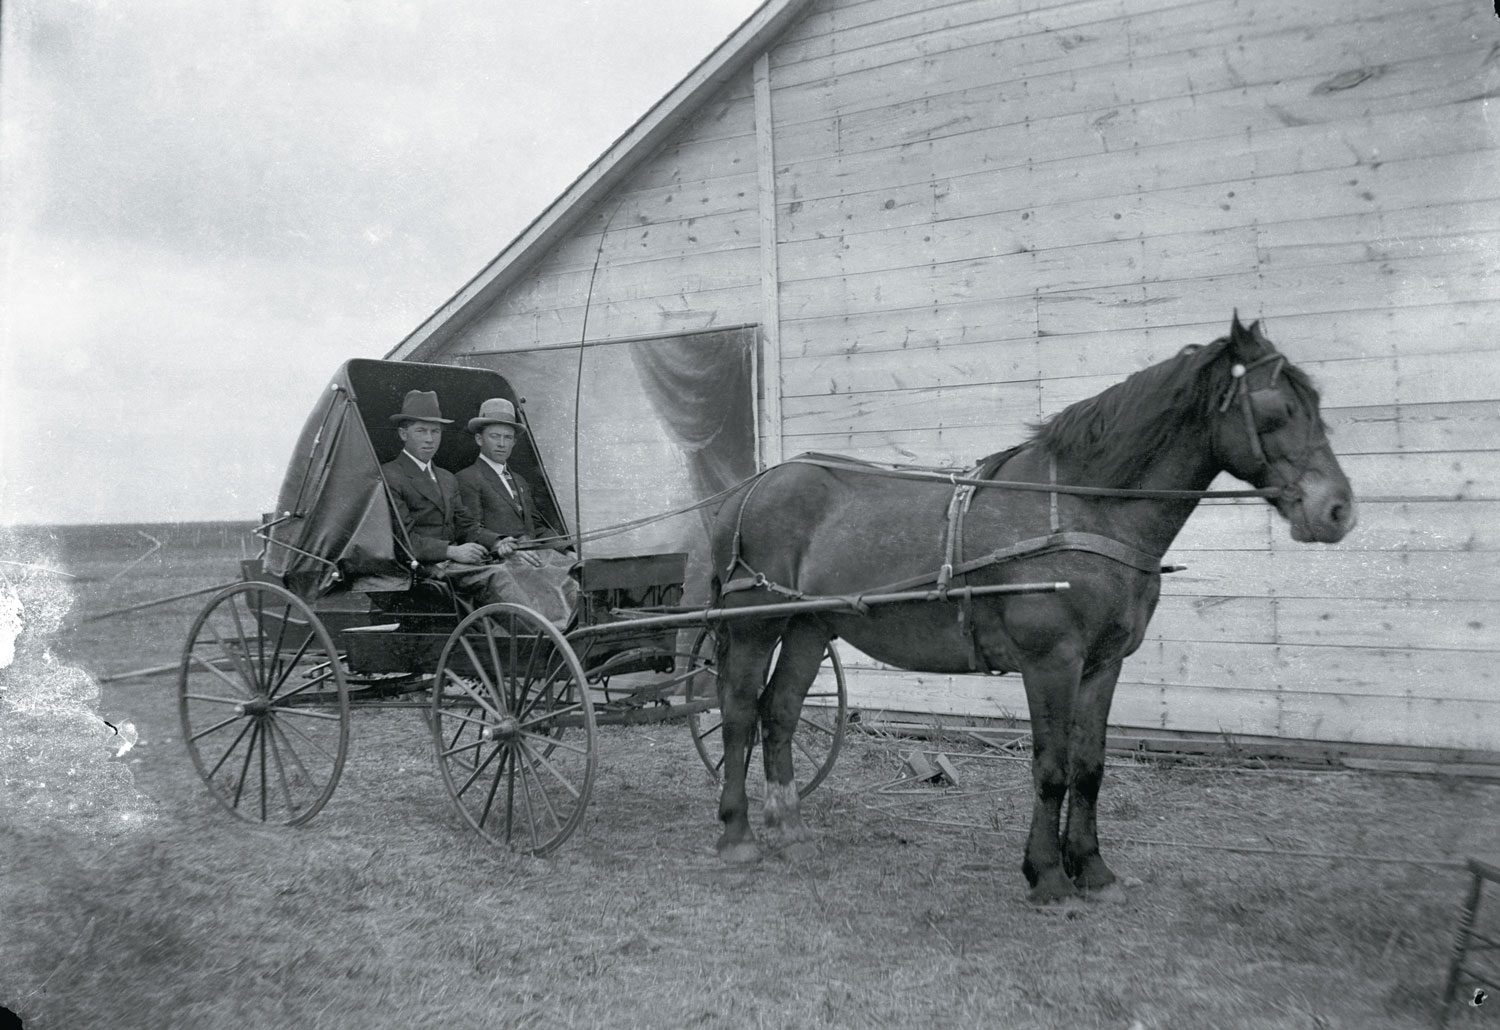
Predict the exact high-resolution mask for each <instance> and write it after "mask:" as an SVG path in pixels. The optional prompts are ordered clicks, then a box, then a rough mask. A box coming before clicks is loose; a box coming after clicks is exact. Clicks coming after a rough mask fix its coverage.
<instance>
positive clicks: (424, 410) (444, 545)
mask: <svg viewBox="0 0 1500 1030" xmlns="http://www.w3.org/2000/svg"><path fill="white" fill-rule="evenodd" d="M391 423H392V424H393V425H394V426H395V427H396V435H397V436H399V437H400V438H401V453H400V454H398V455H396V457H395V458H393V459H391V460H390V461H388V462H386V463H385V464H384V465H382V466H380V471H381V472H382V473H383V474H384V475H385V482H386V486H387V487H389V488H390V494H391V500H392V501H394V502H395V508H396V516H397V518H399V519H400V520H401V525H402V527H403V528H404V529H405V530H406V538H407V540H408V541H409V542H410V544H411V550H412V555H411V557H413V558H414V559H416V560H417V561H418V562H421V563H422V565H423V566H424V567H425V568H426V569H427V571H428V572H429V573H431V574H433V575H436V576H440V577H441V578H444V579H447V580H448V581H450V582H451V583H453V584H454V585H455V586H457V587H458V588H459V589H461V590H463V591H464V592H465V593H467V594H470V595H472V596H474V597H476V598H477V599H479V600H482V601H483V602H485V603H489V602H491V601H500V600H504V599H505V598H504V597H503V593H504V578H503V577H499V576H497V575H496V568H497V567H496V566H493V565H486V564H485V562H487V561H489V560H490V557H491V555H492V554H494V553H495V552H496V548H497V546H499V545H500V534H498V533H495V532H492V531H490V530H488V529H485V528H484V526H482V525H480V523H479V520H478V519H476V518H475V517H474V516H473V515H472V514H470V513H469V510H468V509H467V508H465V507H464V503H463V495H462V492H461V491H460V490H459V488H458V480H457V479H456V478H455V477H454V475H453V473H451V472H449V471H448V470H447V469H445V468H439V467H438V466H437V465H436V464H435V463H434V462H433V460H432V459H433V457H434V456H436V454H437V452H438V446H439V445H440V444H441V443H442V442H443V427H444V426H446V425H452V423H453V420H452V419H451V418H443V413H442V410H441V408H440V407H439V405H438V397H437V394H436V393H433V392H432V391H430V390H410V391H408V392H407V394H406V397H405V399H403V401H402V402H401V410H400V411H399V412H397V413H396V414H394V415H392V416H391ZM506 550H507V553H509V552H508V549H506Z"/></svg>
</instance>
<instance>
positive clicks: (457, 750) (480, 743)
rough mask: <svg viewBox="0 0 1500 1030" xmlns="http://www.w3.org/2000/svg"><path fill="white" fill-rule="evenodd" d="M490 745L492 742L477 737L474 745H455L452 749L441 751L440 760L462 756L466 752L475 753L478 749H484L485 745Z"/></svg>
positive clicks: (439, 753)
mask: <svg viewBox="0 0 1500 1030" xmlns="http://www.w3.org/2000/svg"><path fill="white" fill-rule="evenodd" d="M488 743H490V741H488V740H485V739H484V738H483V737H475V738H474V742H473V743H472V744H454V745H453V746H451V747H447V748H444V749H443V750H442V751H439V752H438V756H439V757H440V758H448V757H450V756H452V755H461V754H463V753H464V752H465V751H474V750H476V749H478V748H481V747H484V745H486V744H488Z"/></svg>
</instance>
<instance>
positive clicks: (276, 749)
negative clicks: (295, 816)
mask: <svg viewBox="0 0 1500 1030" xmlns="http://www.w3.org/2000/svg"><path fill="white" fill-rule="evenodd" d="M266 742H267V743H269V744H270V745H271V757H272V758H274V759H275V760H276V776H277V782H278V783H280V784H281V798H282V800H283V801H285V802H286V810H287V811H288V812H295V811H296V810H297V803H296V802H295V801H293V800H292V790H291V787H290V786H288V784H287V775H286V765H285V763H283V762H282V760H281V747H280V745H278V744H277V743H276V728H275V726H274V724H273V725H272V727H271V732H269V733H267V734H266Z"/></svg>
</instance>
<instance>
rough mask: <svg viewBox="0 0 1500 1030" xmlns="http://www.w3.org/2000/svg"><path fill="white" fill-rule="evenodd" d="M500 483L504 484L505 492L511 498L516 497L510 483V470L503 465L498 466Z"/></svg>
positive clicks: (512, 484) (514, 489)
mask: <svg viewBox="0 0 1500 1030" xmlns="http://www.w3.org/2000/svg"><path fill="white" fill-rule="evenodd" d="M500 482H501V483H503V484H505V492H506V493H508V494H510V495H511V496H512V497H514V496H516V487H515V484H514V483H512V482H511V481H510V470H509V469H507V468H506V467H505V466H504V465H502V466H500Z"/></svg>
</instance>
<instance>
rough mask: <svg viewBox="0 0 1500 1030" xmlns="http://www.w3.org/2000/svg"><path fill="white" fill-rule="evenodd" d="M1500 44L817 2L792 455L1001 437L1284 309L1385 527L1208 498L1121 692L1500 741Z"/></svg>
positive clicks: (1124, 711)
mask: <svg viewBox="0 0 1500 1030" xmlns="http://www.w3.org/2000/svg"><path fill="white" fill-rule="evenodd" d="M1497 39H1500V34H1497V31H1496V21H1495V18H1494V16H1493V13H1492V12H1491V11H1490V9H1489V8H1488V6H1487V5H1481V4H1478V3H1473V2H1464V3H1452V2H1432V0H1361V2H1358V3H1355V2H1348V0H1340V2H1333V3H1328V4H1317V5H1309V4H1305V3H1302V2H1300V0H1199V2H1173V0H1160V2H1156V3H1145V2H1129V0H1079V2H1057V0H1020V2H1017V0H1000V2H996V0H962V2H941V0H925V2H917V0H864V2H854V0H842V2H827V3H822V4H819V5H817V6H816V7H814V8H813V9H812V10H811V13H810V14H809V15H808V16H806V17H805V18H804V19H803V20H801V21H800V22H799V23H798V24H797V25H796V26H795V27H794V28H793V29H792V30H791V31H790V32H789V33H788V34H787V35H785V36H783V37H782V40H781V42H780V43H779V45H778V46H777V47H776V48H774V49H773V50H772V52H771V55H770V56H771V71H770V82H771V87H772V106H773V110H774V117H775V154H776V165H777V168H776V171H777V176H776V185H777V201H778V206H777V218H778V225H777V229H778V242H779V247H778V255H777V261H778V265H779V269H780V276H781V289H780V295H779V306H780V312H781V323H780V327H779V328H780V336H781V356H780V357H781V362H782V371H783V377H782V387H783V394H782V406H783V412H784V422H783V426H782V429H783V440H782V444H783V447H784V450H785V453H787V454H794V453H797V452H798V451H802V450H824V451H835V452H842V453H848V454H853V455H857V456H861V457H867V458H872V459H878V460H896V461H910V462H917V463H931V464H948V463H954V464H965V463H968V462H970V461H972V459H974V458H976V457H978V456H980V455H983V454H986V453H989V452H991V451H994V450H997V449H999V448H1000V447H1002V446H1005V445H1008V444H1010V443H1013V442H1016V441H1017V440H1019V439H1020V438H1021V437H1022V436H1023V434H1024V433H1025V432H1026V425H1027V423H1029V422H1032V421H1034V420H1036V419H1037V418H1039V417H1041V416H1045V415H1047V414H1050V413H1053V412H1055V411H1057V410H1059V409H1060V408H1062V407H1064V406H1066V405H1067V404H1069V403H1072V402H1073V401H1076V400H1079V399H1081V398H1083V397H1086V396H1089V395H1092V394H1094V393H1097V392H1098V391H1099V390H1101V389H1103V388H1104V387H1105V386H1107V385H1109V384H1111V383H1113V382H1115V381H1117V380H1119V379H1120V378H1122V377H1123V376H1125V375H1127V374H1129V373H1130V372H1133V371H1135V370H1137V369H1139V368H1141V367H1144V366H1145V365H1148V364H1151V363H1153V362H1155V361H1158V360H1161V359H1163V358H1166V357H1168V356H1170V355H1171V354H1173V353H1175V352H1176V351H1177V350H1178V349H1180V348H1181V347H1182V346H1184V345H1185V344H1190V343H1206V342H1208V341H1209V340H1211V339H1213V338H1215V337H1217V336H1219V335H1222V334H1223V333H1224V331H1225V330H1226V329H1227V327H1228V323H1229V318H1230V313H1231V311H1233V310H1234V309H1236V308H1238V310H1239V311H1240V313H1241V315H1243V316H1245V317H1246V318H1247V320H1248V319H1249V318H1263V319H1264V320H1265V328H1266V329H1267V331H1268V334H1269V335H1270V336H1271V337H1272V339H1273V340H1275V341H1276V342H1277V343H1278V344H1279V345H1281V346H1282V347H1283V349H1284V350H1285V351H1286V352H1287V353H1288V354H1289V355H1290V356H1291V357H1292V359H1293V360H1294V361H1296V362H1297V363H1298V364H1299V365H1301V367H1303V368H1304V369H1306V370H1307V371H1308V372H1310V373H1311V374H1312V375H1313V376H1314V377H1315V379H1316V380H1317V381H1318V382H1319V384H1320V385H1321V387H1322V390H1323V394H1324V403H1325V409H1324V411H1325V415H1326V417H1327V420H1328V421H1329V423H1330V424H1331V426H1332V428H1333V430H1334V435H1333V437H1332V440H1333V443H1334V447H1335V449H1336V450H1337V451H1338V453H1339V454H1340V456H1341V459H1342V462H1343V464H1344V467H1345V470H1346V471H1347V472H1348V473H1349V475H1350V478H1351V480H1352V481H1353V483H1354V485H1355V488H1356V491H1357V493H1358V494H1359V496H1360V526H1359V528H1358V529H1357V530H1356V531H1355V532H1354V534H1353V535H1352V536H1351V537H1349V538H1348V539H1347V540H1346V541H1345V542H1344V543H1342V544H1340V545H1338V546H1336V547H1318V546H1307V545H1298V544H1295V543H1292V542H1291V541H1290V539H1289V537H1288V535H1287V531H1286V527H1285V525H1284V524H1282V523H1281V522H1280V520H1279V519H1278V518H1276V517H1275V516H1274V513H1273V512H1272V511H1271V510H1270V509H1269V507H1267V506H1265V505H1263V504H1260V503H1259V502H1253V503H1218V504H1212V505H1204V506H1203V507H1202V508H1201V509H1200V511H1199V512H1198V513H1197V514H1195V515H1194V516H1193V518H1192V520H1191V521H1190V522H1189V525H1188V527H1187V529H1186V531H1185V532H1184V533H1183V535H1182V537H1181V538H1180V539H1179V541H1178V544H1177V546H1176V547H1175V548H1174V550H1173V552H1172V553H1171V554H1170V555H1169V556H1168V560H1169V561H1173V562H1178V563H1181V564H1184V565H1187V566H1188V571H1186V572H1184V573H1180V574H1177V575H1174V576H1170V577H1167V578H1166V581H1165V583H1164V591H1163V592H1164V597H1163V600H1162V603H1161V607H1160V609H1159V612H1158V614H1157V616H1156V619H1155V621H1154V623H1153V625H1152V628H1151V634H1150V637H1149V639H1148V640H1147V642H1146V644H1145V645H1144V646H1143V648H1142V649H1141V651H1140V652H1139V653H1138V654H1137V655H1136V656H1135V657H1134V658H1132V659H1131V660H1130V661H1129V662H1127V663H1126V668H1125V674H1124V677H1123V679H1122V683H1121V686H1120V688H1119V691H1118V693H1117V696H1116V702H1115V707H1114V717H1113V719H1112V722H1113V723H1114V724H1116V725H1120V726H1129V727H1146V728H1155V727H1160V728H1170V729H1179V730H1192V731H1205V732H1227V733H1234V734H1246V735H1275V736H1283V737H1299V738H1317V739H1321V740H1329V741H1349V742H1353V741H1358V742H1375V743H1390V744H1412V745H1431V746H1445V747H1459V748H1483V749H1494V748H1500V735H1497V733H1496V730H1497V728H1500V689H1497V688H1500V683H1497V682H1496V678H1497V677H1496V674H1495V671H1494V670H1495V669H1496V667H1497V662H1496V659H1497V658H1500V654H1497V652H1500V633H1497V627H1500V529H1497V518H1496V516H1497V515H1500V343H1497V334H1496V332H1495V329H1494V327H1495V325H1496V324H1497V318H1500V261H1497V259H1500V247H1497V245H1496V240H1497V238H1500V237H1497V236H1496V230H1497V229H1500V174H1497V173H1500V161H1497V159H1496V149H1495V137H1494V133H1493V131H1492V130H1491V128H1490V125H1489V122H1488V121H1487V119H1486V111H1487V109H1488V110H1491V111H1492V110H1493V109H1494V105H1495V104H1496V103H1497V99H1496V98H1497V97H1500V89H1497V87H1500V58H1497V53H1500V46H1497ZM1217 485H1223V486H1228V485H1231V484H1230V482H1229V481H1227V480H1226V481H1224V482H1222V483H1220V484H1217ZM847 660H848V661H849V662H850V663H851V664H855V663H858V662H859V659H858V658H857V657H856V656H854V655H849V656H848V659H847ZM854 680H855V684H856V687H855V693H856V695H857V703H861V704H865V705H870V706H883V707H890V708H894V709H899V710H906V711H926V712H936V713H941V714H948V715H978V716H999V715H1006V714H1011V715H1020V716H1024V713H1025V700H1024V695H1023V693H1022V690H1021V685H1020V682H1019V680H1018V679H1017V678H1015V677H1004V678H983V677H978V678H976V677H932V676H922V677H917V676H912V675H910V674H905V673H896V672H894V671H884V670H880V669H878V668H871V667H870V666H869V665H868V663H864V664H862V665H861V666H860V668H859V670H858V671H857V672H856V673H855V676H854Z"/></svg>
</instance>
